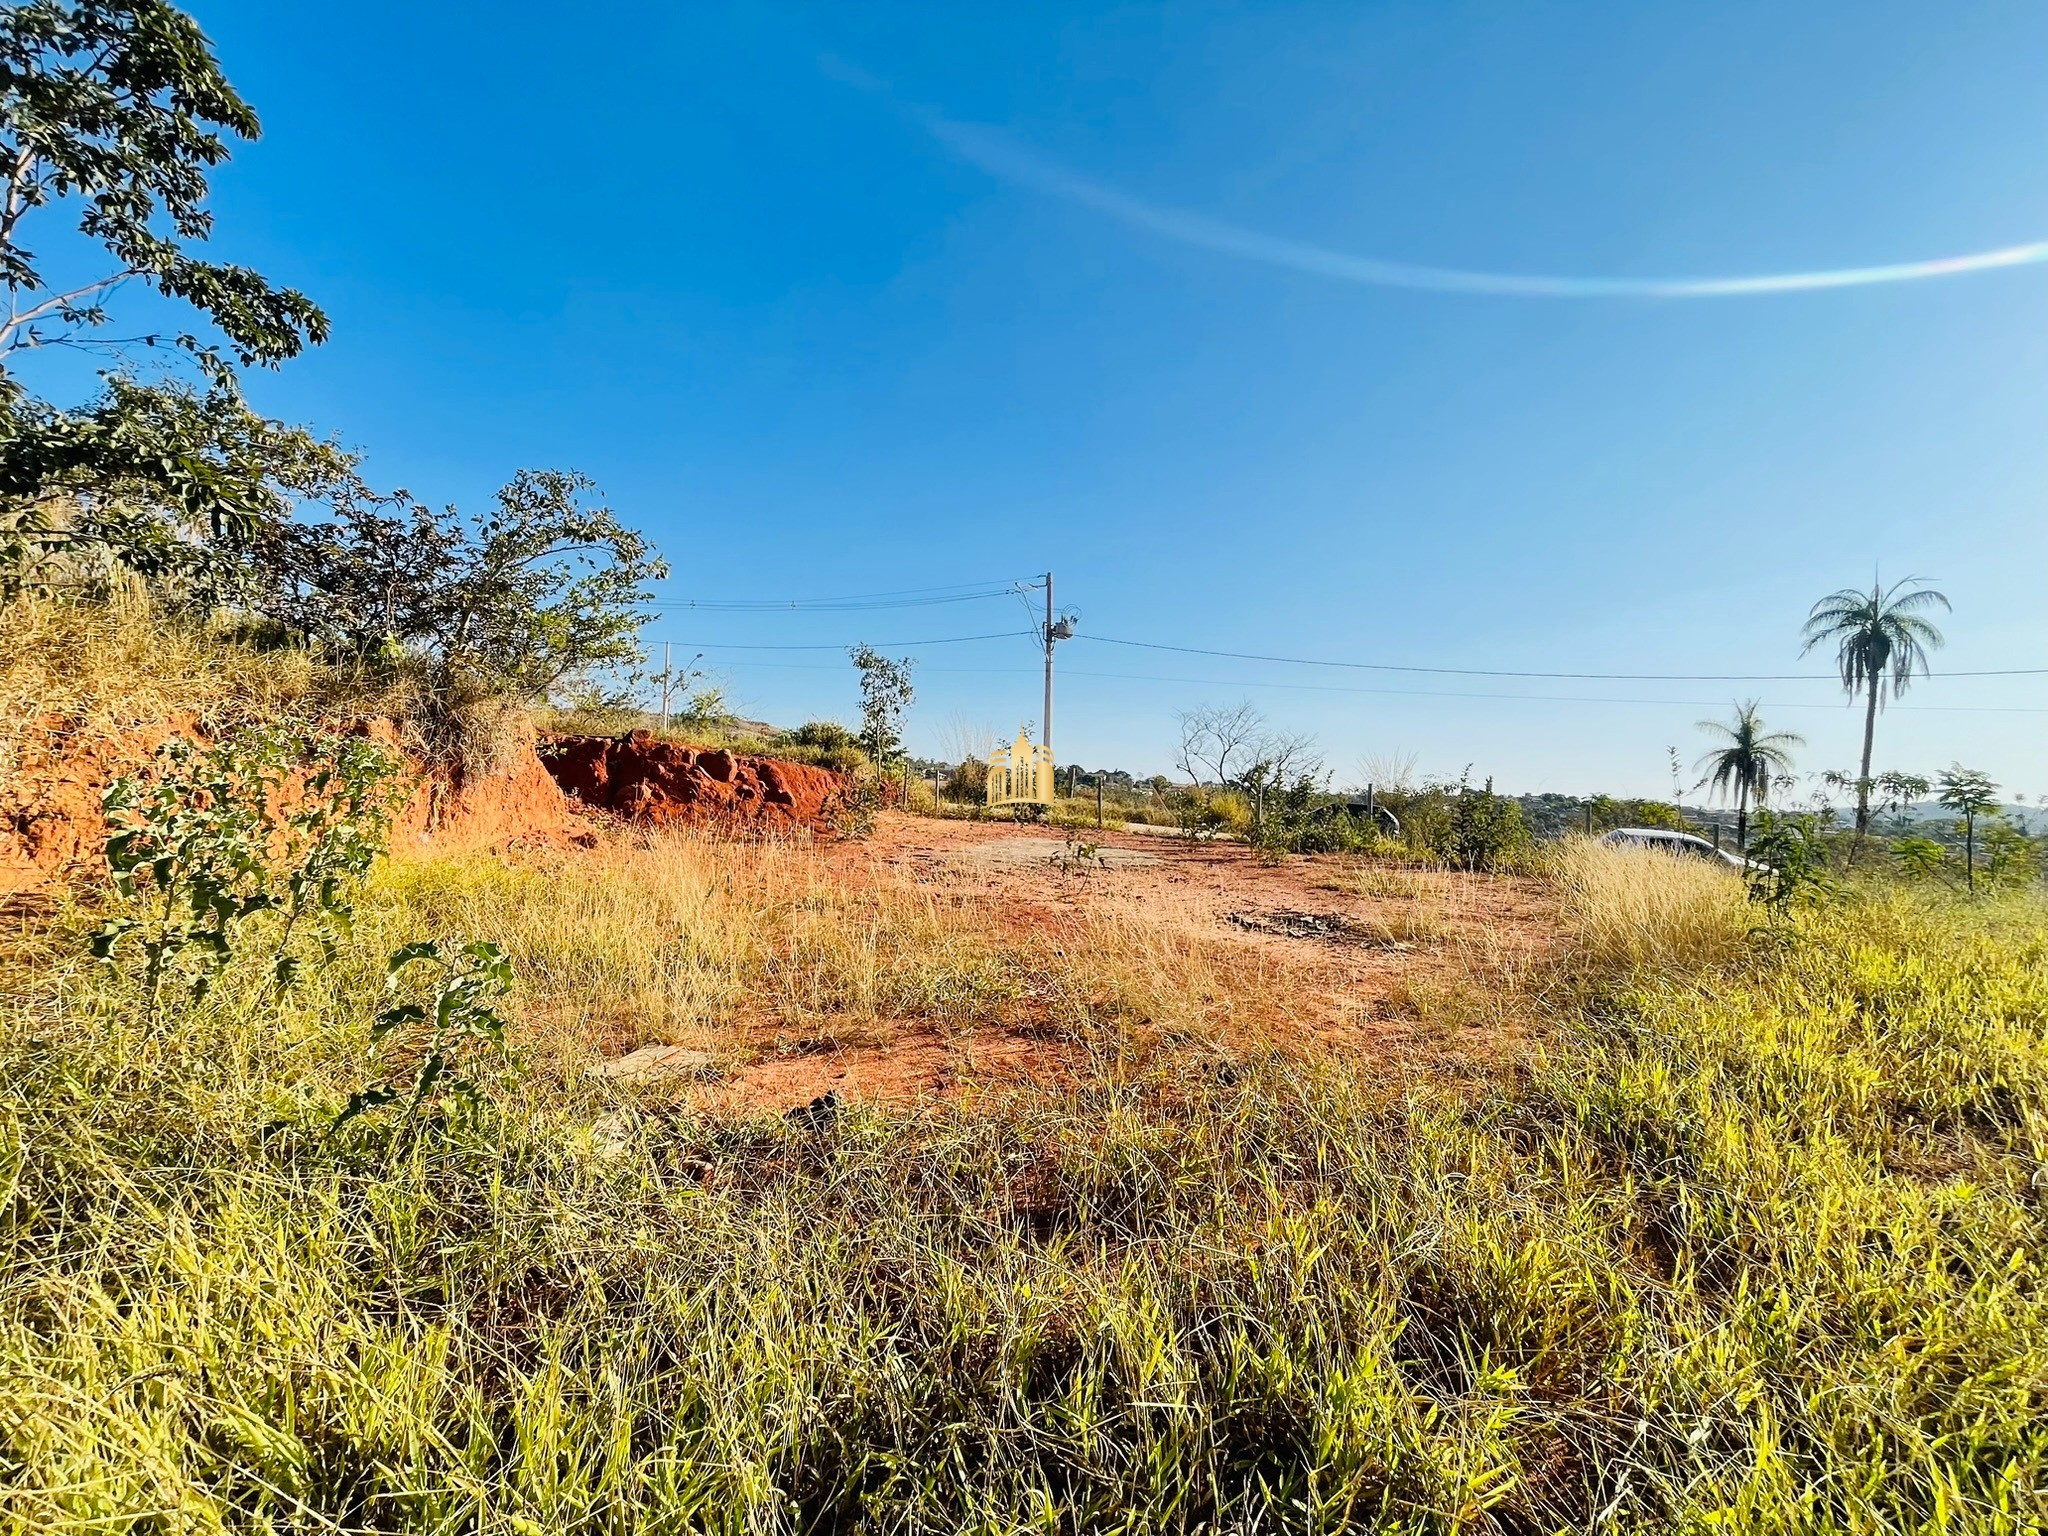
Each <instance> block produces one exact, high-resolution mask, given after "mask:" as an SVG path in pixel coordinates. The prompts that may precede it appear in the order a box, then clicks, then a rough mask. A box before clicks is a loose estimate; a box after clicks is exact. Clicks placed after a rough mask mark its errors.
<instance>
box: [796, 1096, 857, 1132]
mask: <svg viewBox="0 0 2048 1536" xmlns="http://www.w3.org/2000/svg"><path fill="white" fill-rule="evenodd" d="M845 1113H846V1100H844V1099H842V1098H841V1097H840V1096H839V1090H838V1089H837V1088H833V1089H830V1090H828V1091H826V1092H824V1093H821V1094H819V1095H818V1096H817V1097H816V1098H815V1099H813V1100H811V1102H810V1103H808V1104H799V1105H797V1107H796V1108H795V1109H792V1110H791V1111H790V1112H789V1113H788V1114H786V1115H784V1116H783V1117H782V1118H783V1119H785V1120H787V1121H788V1122H789V1123H790V1124H791V1125H795V1126H801V1127H802V1128H803V1129H804V1130H807V1131H822V1130H826V1129H829V1128H830V1127H831V1126H834V1125H836V1124H838V1123H839V1117H840V1116H841V1115H843V1114H845Z"/></svg>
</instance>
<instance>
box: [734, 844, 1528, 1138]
mask: <svg viewBox="0 0 2048 1536" xmlns="http://www.w3.org/2000/svg"><path fill="white" fill-rule="evenodd" d="M821 858H822V861H823V863H824V865H825V867H826V868H827V869H829V871H830V872H831V874H832V876H833V877H834V878H835V879H837V880H840V881H843V882H846V883H847V884H848V885H849V886H851V887H853V888H856V889H858V888H873V889H876V890H878V891H887V890H889V889H892V888H894V889H899V890H900V889H901V888H902V886H903V885H904V884H906V883H907V884H908V885H909V886H910V887H912V888H914V889H915V890H916V891H918V892H919V893H921V894H922V895H923V896H925V897H926V898H928V899H930V900H932V901H933V902H935V903H938V904H940V905H942V906H944V907H946V908H949V909H954V910H957V911H960V912H963V913H966V914H969V915H970V918H971V921H973V922H974V923H975V924H977V925H978V926H980V927H981V928H983V929H984V930H985V931H988V932H991V933H994V934H997V935H999V936H1000V940H1001V942H1002V944H1003V946H1004V947H1005V948H1006V949H1008V950H1011V951H1015V952H1018V953H1021V954H1025V955H1030V956H1036V957H1039V958H1041V959H1043V960H1044V961H1046V962H1047V963H1048V966H1049V969H1050V972H1051V974H1052V975H1053V977H1054V979H1051V980H1048V981H1047V982H1046V983H1045V985H1044V987H1043V988H1041V987H1040V986H1038V985H1036V984H1034V985H1033V986H1032V987H1030V988H1027V990H1026V995H1025V996H1024V997H1022V998H1020V999H1019V1000H1018V1001H1017V1002H1016V1004H1015V1006H1014V1007H1012V1008H1010V1009H1006V1010H1004V1011H1003V1017H1002V1018H1001V1019H1000V1020H996V1019H983V1020H981V1021H979V1022H977V1024H976V1025H975V1027H973V1028H968V1029H963V1028H959V1027H947V1026H941V1025H939V1024H937V1023H933V1024H925V1023H922V1022H920V1021H918V1020H916V1019H902V1020H897V1021H887V1022H885V1023H883V1024H881V1025H877V1024H875V1023H873V1022H870V1023H868V1024H866V1025H865V1026H864V1027H863V1028H861V1029H860V1030H858V1031H856V1032H854V1033H853V1034H852V1035H851V1036H849V1037H843V1038H842V1037H840V1036H839V1035H837V1034H828V1035H825V1036H822V1037H817V1038H810V1039H791V1038H790V1037H789V1034H788V1032H787V1031H786V1030H782V1029H778V1028H777V1027H776V1025H775V1024H774V1023H773V1022H772V1021H762V1022H761V1023H760V1024H758V1025H757V1026H755V1027H753V1028H751V1029H749V1030H748V1034H749V1035H750V1036H751V1037H752V1038H751V1041H750V1047H751V1048H750V1050H749V1051H748V1053H747V1054H748V1055H749V1056H751V1058H752V1059H751V1060H750V1061H749V1062H748V1064H747V1065H745V1066H743V1067H741V1068H739V1069H738V1070H737V1071H735V1072H733V1073H731V1074H730V1075H729V1076H728V1077H727V1079H726V1081H725V1082H723V1083H722V1084H720V1085H717V1086H716V1087H715V1088H708V1089H705V1090H702V1091H701V1092H700V1093H697V1094H693V1097H698V1098H700V1099H708V1100H709V1101H712V1102H715V1103H716V1104H718V1105H720V1106H723V1107H727V1108H732V1109H767V1108H786V1107H790V1106H794V1105H798V1104H802V1103H804V1102H806V1101H807V1100H809V1099H811V1098H813V1097H815V1096H817V1095H820V1094H824V1093H827V1092H829V1091H837V1092H838V1093H839V1094H841V1095H842V1097H844V1098H846V1099H848V1100H855V1101H858V1100H867V1101H878V1102H884V1103H892V1104H907V1103H911V1102H915V1101H919V1100H927V1099H932V1098H944V1097H957V1096H959V1095H961V1094H971V1093H973V1092H977V1091H981V1090H984V1089H989V1088H995V1089H1006V1088H1014V1087H1016V1086H1018V1085H1020V1084H1022V1085H1032V1086H1039V1087H1045V1088H1058V1087H1061V1086H1069V1085H1072V1084H1073V1083H1075V1082H1076V1081H1078V1080H1080V1079H1081V1078H1083V1077H1087V1076H1093V1075H1095V1074H1096V1073H1098V1072H1099V1071H1100V1069H1101V1065H1102V1063H1101V1061H1100V1051H1099V1047H1097V1048H1095V1051H1094V1054H1092V1055H1091V1050H1090V1048H1089V1047H1088V1046H1087V1045H1086V1044H1085V1043H1084V1042H1080V1041H1077V1040H1076V1039H1074V1038H1072V1037H1071V1036H1070V1035H1067V1034H1065V1033H1063V1032H1062V1030H1061V1029H1060V1028H1059V1027H1058V1023H1057V1018H1056V1017H1055V1016H1056V1014H1057V1012H1058V1009H1057V1008H1056V1007H1055V1006H1053V1004H1052V1001H1051V1000H1050V999H1049V997H1048V996H1047V995H1041V994H1042V993H1043V994H1049V993H1052V992H1057V991H1058V990H1059V989H1060V987H1061V986H1062V985H1069V984H1073V982H1072V978H1074V977H1077V976H1078V977H1080V978H1082V980H1081V981H1080V982H1079V983H1078V984H1079V985H1082V986H1086V985H1087V981H1086V978H1087V977H1088V976H1089V975H1090V974H1091V971H1099V970H1100V969H1101V967H1100V966H1098V965H1096V964H1095V961H1096V958H1097V957H1095V956H1093V955H1091V954H1090V953H1088V946H1091V945H1095V946H1114V947H1116V948H1117V949H1118V950H1119V955H1118V957H1116V958H1114V959H1111V960H1108V961H1107V962H1106V963H1108V964H1115V965H1124V966H1126V967H1128V965H1129V964H1130V963H1131V962H1130V961H1129V959H1128V957H1127V956H1125V955H1124V953H1123V951H1125V950H1126V949H1128V951H1129V952H1130V953H1133V954H1137V955H1139V956H1141V960H1140V961H1139V963H1141V964H1143V963H1148V962H1149V963H1152V964H1154V965H1158V964H1161V963H1163V964H1164V965H1166V966H1168V967H1172V966H1173V965H1174V964H1175V963H1176V958H1177V957H1179V958H1181V959H1183V960H1184V963H1185V966H1186V974H1185V975H1183V976H1173V975H1168V976H1165V977H1164V978H1162V986H1163V987H1165V988H1167V989H1171V988H1172V987H1173V986H1175V985H1182V986H1185V987H1186V988H1187V989H1188V991H1189V993H1190V995H1191V996H1194V997H1195V998H1196V999H1197V1000H1198V1001H1199V1000H1201V999H1205V998H1206V999H1212V1000H1213V1006H1211V1007H1209V1008H1208V1009H1207V1010H1206V1011H1205V1012H1204V1013H1203V1014H1202V1020H1203V1022H1202V1023H1201V1024H1200V1025H1199V1026H1195V1027H1180V1028H1174V1027H1170V1026H1168V1025H1166V1024H1165V1023H1163V1022H1162V1026H1161V1029H1160V1031H1159V1034H1160V1036H1161V1037H1163V1039H1164V1041H1165V1043H1166V1044H1167V1045H1168V1046H1169V1047H1174V1048H1180V1049H1181V1051H1182V1054H1183V1055H1186V1056H1187V1057H1188V1059H1189V1061H1190V1062H1191V1063H1192V1064H1193V1066H1194V1067H1195V1069H1201V1067H1202V1063H1203V1062H1205V1061H1206V1062H1207V1063H1208V1064H1209V1065H1211V1066H1214V1065H1215V1064H1217V1063H1219V1062H1221V1063H1227V1062H1229V1061H1231V1060H1234V1059H1243V1058H1246V1057H1249V1056H1253V1055H1265V1054H1270V1053H1272V1052H1276V1051H1277V1052H1280V1053H1284V1054H1290V1055H1301V1056H1311V1055H1316V1054H1321V1053H1334V1054H1337V1055H1340V1056H1343V1057H1346V1058H1349V1059H1350V1060H1352V1061H1354V1062H1363V1063H1366V1064H1371V1063H1375V1062H1377V1063H1383V1064H1384V1065H1385V1067H1386V1069H1387V1071H1388V1073H1389V1074H1390V1076H1391V1075H1398V1074H1399V1073H1401V1072H1403V1071H1407V1070H1412V1069H1413V1068H1415V1067H1417V1066H1420V1065H1424V1064H1427V1065H1429V1066H1431V1067H1433V1068H1436V1069H1439V1070H1440V1069H1443V1068H1445V1067H1448V1068H1450V1069H1451V1070H1454V1071H1456V1070H1464V1071H1481V1070H1489V1069H1491V1068H1493V1067H1495V1066H1497V1065H1498V1064H1499V1063H1501V1062H1502V1061H1504V1060H1506V1059H1509V1058H1511V1057H1512V1056H1514V1055H1515V1054H1516V1053H1517V1052H1518V1050H1519V1049H1520V1048H1521V1047H1522V1046H1523V1045H1524V1044H1525V1042H1526V1040H1527V1038H1528V1036H1529V1032H1530V1030H1531V1028H1532V1027H1533V1026H1532V1025H1531V1023H1530V1020H1529V1017H1528V1009H1527V1007H1526V1004H1525V1001H1524V1000H1523V997H1522V993H1521V983H1522V982H1523V981H1524V980H1525V979H1526V978H1527V977H1528V976H1529V974H1530V973H1531V971H1532V970H1533V969H1534V968H1536V967H1537V966H1539V965H1540V963H1541V962H1542V961H1543V960H1544V958H1545V957H1547V956H1548V955H1549V954H1551V953H1552V952H1553V951H1554V950H1555V948H1556V946H1557V944H1558V942H1559V938H1560V935H1559V928H1558V921H1557V916H1556V912H1555V904H1554V901H1553V899H1552V898H1551V896H1550V894H1549V891H1548V889H1547V887H1546V886H1545V885H1544V884H1542V883H1541V882H1539V881H1535V880H1530V879H1526V878H1520V877H1512V876H1492V875H1470V874H1463V873H1457V872H1444V871H1434V870H1416V869H1408V868H1403V867H1399V866H1395V865H1391V864H1384V863H1377V862H1372V861H1367V860H1363V859H1359V858H1356V857H1351V856H1344V855H1314V856H1306V857H1294V858H1289V859H1287V860H1285V861H1284V862H1279V863H1268V862H1265V861H1263V860H1261V859H1260V858H1259V857H1258V856H1257V855H1256V854H1254V853H1253V852H1252V851H1251V850H1250V849H1248V848H1246V847H1244V846H1242V845H1239V844H1234V843H1220V842H1204V843H1189V842H1186V841H1184V840H1182V839H1178V838H1162V837H1158V836H1143V835H1137V834H1127V833H1101V834H1098V833H1093V832H1090V833H1081V834H1067V833H1063V832H1060V831H1057V830H1053V829H1048V828H1043V827H1032V826H1026V825H1018V824H1015V823H994V822H980V823H977V822H964V821H959V822H954V821H935V820H931V819H928V818H924V817H915V816H903V815H896V814H885V815H883V816H882V817H881V818H880V819H879V823H878V825H877V827H876V830H875V832H874V835H873V836H872V837H871V838H869V839H866V840H864V841H854V842H844V843H836V844H830V845H825V846H824V847H823V848H822V850H821ZM1061 977H1064V978H1065V979H1064V980H1062V979H1060V978H1061ZM1141 1022H1146V1021H1141Z"/></svg>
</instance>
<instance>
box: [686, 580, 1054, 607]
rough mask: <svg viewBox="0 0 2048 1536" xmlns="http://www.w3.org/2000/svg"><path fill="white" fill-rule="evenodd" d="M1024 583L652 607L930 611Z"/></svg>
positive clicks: (997, 594) (691, 599) (1005, 593)
mask: <svg viewBox="0 0 2048 1536" xmlns="http://www.w3.org/2000/svg"><path fill="white" fill-rule="evenodd" d="M1023 585H1024V583H1023V582H1021V581H1010V582H993V581H983V582H965V581H963V582H955V583H953V584H952V585H950V586H944V587H905V588H900V589H898V590H896V591H892V592H866V593H857V594H854V595H851V596H846V597H791V598H770V597H731V598H723V597H712V598H702V597H688V598H656V599H654V600H653V601H652V602H650V603H649V605H648V606H649V607H653V608H662V609H669V610H674V611H693V610H694V611H703V612H710V613H791V612H796V613H852V612H863V611H867V610H870V609H876V608H927V607H932V606H934V605H937V604H941V603H978V602H985V601H987V600H988V599H990V598H996V597H1008V596H1010V595H1011V594H1012V593H1014V592H1017V591H1019V590H1021V589H1022V587H1023Z"/></svg>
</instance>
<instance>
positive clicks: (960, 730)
mask: <svg viewBox="0 0 2048 1536" xmlns="http://www.w3.org/2000/svg"><path fill="white" fill-rule="evenodd" d="M996 746H997V736H996V728H995V727H994V726H992V725H990V724H989V723H988V722H987V721H985V720H976V719H974V718H973V717H972V716H970V715H965V714H962V713H960V712H959V711H957V710H956V711H954V712H953V713H952V714H950V715H948V716H947V717H946V720H945V723H944V724H943V725H941V726H940V727H939V756H940V757H941V758H942V759H944V760H945V761H946V762H949V763H964V762H966V761H967V760H968V759H969V758H973V759H975V760H976V761H977V762H984V763H985V762H987V761H988V756H989V754H990V753H991V752H993V751H995V749H996Z"/></svg>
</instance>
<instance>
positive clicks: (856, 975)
mask: <svg viewBox="0 0 2048 1536" xmlns="http://www.w3.org/2000/svg"><path fill="white" fill-rule="evenodd" d="M1002 917H1003V909H1002V907H1001V906H1000V904H995V903H991V902H988V901H986V900H981V899H977V898H973V897H967V896H962V895H960V894H958V893H949V892H946V891H944V890H942V889H938V888H934V887H932V886H930V885H924V884H920V883H918V882H917V881H916V880H915V879H914V878H912V877H911V876H910V875H908V874H905V873H901V872H897V871H893V870H890V869H887V868H881V867H878V868H874V869H869V870H865V871H863V872H860V873H858V874H854V873H850V872H849V869H848V867H847V865H846V862H845V861H842V863H841V864H840V865H839V866H838V867H834V865H833V864H832V861H831V856H830V855H829V854H828V853H827V852H825V851H823V850H820V849H817V848H814V847H812V846H809V845H807V844H803V843H780V842H773V841H769V842H732V841H726V840H722V839H718V838H714V837H710V836H705V835H700V834H696V833H691V832H687V831H679V832H670V833H663V834H659V835H656V836H653V837H651V838H646V839H642V840H638V841H635V842H632V843H627V842H616V843H611V844H608V845H606V846H604V847H602V848H600V849H598V850H596V851H594V852H588V853H578V854H573V855H563V856H559V857H542V858H538V859H529V860H528V861H526V862H523V863H520V864H517V865H508V864H504V863H499V862H495V861H487V860H479V859H474V858H416V859H401V860H394V861H392V862H391V863H389V864H387V865H386V866H384V867H383V868H382V869H381V870H380V871H379V872H378V874H377V876H376V879H375V881H374V884H373V888H372V891H371V893H370V898H369V901H368V902H367V904H366V911H365V912H364V914H363V918H362V922H363V924H364V926H365V939H366V941H367V942H370V943H372V944H376V943H382V942H385V941H386V940H387V939H388V940H389V941H390V942H392V943H396V942H398V940H399V938H400V937H401V936H402V935H401V929H409V930H417V929H419V928H422V927H424V928H428V929H431V930H433V931H436V932H442V933H450V934H458V935H477V936H488V937H490V938H492V939H493V940H495V941H497V942H499V943H501V944H503V945H504V946H505V948H506V950H507V952H508V953H509V954H510V955H511V956H512V957H513V961H514V964H515V966H516V967H517V970H518V973H519V976H520V993H521V998H520V1002H521V1011H522V1014H523V1016H524V1019H525V1024H524V1026H523V1028H522V1032H521V1033H522V1039H521V1042H520V1043H521V1048H522V1049H523V1050H525V1051H527V1052H529V1053H530V1054H532V1055H533V1057H534V1058H535V1060H536V1063H537V1064H540V1063H552V1064H553V1065H554V1067H555V1069H556V1070H557V1071H559V1072H563V1073H569V1074H574V1073H576V1072H579V1071H581V1070H582V1069H583V1068H585V1067H587V1066H589V1065H590V1064H592V1062H593V1061H594V1060H595V1058H596V1056H597V1055H598V1054H599V1053H604V1054H615V1053H617V1052H619V1051H623V1050H627V1049H630V1048H632V1047H634V1046H638V1045H642V1044H649V1043H674V1044H680V1045H687V1046H691V1047H694V1048H697V1049H701V1050H706V1051H709V1052H711V1053H712V1054H713V1055H714V1056H716V1057H718V1058H720V1059H721V1060H722V1061H725V1062H727V1063H729V1064H732V1065H740V1064H744V1063H745V1062H746V1061H747V1060H749V1059H752V1058H753V1057H756V1056H758V1055H759V1054H760V1053H761V1052H763V1051H764V1050H765V1051H771V1052H772V1051H773V1050H774V1048H775V1043H776V1042H777V1041H778V1040H779V1041H783V1042H793V1041H799V1040H820V1039H822V1040H830V1041H832V1042H835V1043H837V1044H839V1045H850V1044H872V1045H885V1044H887V1043H888V1042H890V1041H891V1040H892V1039H896V1038H900V1037H902V1036H903V1035H905V1034H907V1033H915V1034H918V1035H920V1036H924V1037H929V1036H931V1035H932V1034H933V1033H934V1032H937V1033H938V1034H940V1035H943V1036H946V1037H960V1036H966V1035H971V1034H973V1033H974V1032H975V1031H979V1030H992V1029H1009V1028H1013V1027H1017V1026H1020V1025H1024V1026H1029V1027H1030V1028H1032V1029H1034V1030H1043V1031H1046V1032H1047V1033H1048V1035H1049V1036H1050V1037H1051V1038H1052V1039H1054V1040H1057V1041H1064V1042H1065V1043H1066V1044H1068V1045H1070V1046H1073V1047H1077V1048H1081V1049H1082V1051H1083V1053H1084V1054H1085V1055H1086V1056H1087V1057H1089V1058H1090V1059H1093V1060H1095V1061H1096V1063H1097V1065H1098V1067H1099V1068H1100V1069H1101V1070H1103V1071H1107V1072H1110V1073H1112V1075H1123V1074H1124V1073H1126V1072H1128V1071H1131V1070H1137V1069H1139V1066H1140V1064H1141V1063H1142V1062H1143V1061H1145V1060H1146V1059H1148V1058H1149V1057H1150V1056H1151V1055H1152V1053H1153V1051H1154V1049H1155V1047H1158V1046H1159V1045H1161V1044H1162V1043H1164V1044H1166V1045H1168V1046H1174V1045H1187V1044H1197V1045H1221V1044H1223V1043H1224V1042H1226V1041H1231V1040H1245V1039H1249V1038H1252V1037H1254V1036H1256V1035H1257V1034H1258V1033H1259V1031H1260V1030H1261V1029H1262V1028H1263V1027H1264V1026H1266V1025H1268V1024H1270V1023H1273V1022H1276V1021H1280V1020H1283V1019H1284V1018H1285V1017H1286V1014H1287V1011H1288V1007H1289V1000H1288V994H1287V977H1286V975H1285V973H1284V969H1283V968H1282V967H1279V966H1278V965H1276V964H1275V963H1274V962H1273V961H1272V960H1271V959H1270V958H1268V957H1266V956H1263V955H1259V954H1250V955H1248V954H1247V953H1246V952H1245V950H1244V948H1243V947H1242V946H1240V945H1233V944H1232V943H1230V942H1229V941H1228V940H1227V939H1226V938H1224V937H1222V936H1220V935H1219V936H1211V935H1205V934H1204V933H1202V932H1200V931H1199V930H1198V929H1197V928H1195V927H1194V926H1192V925H1190V924H1189V923H1187V922H1186V921H1184V920H1183V919H1182V917H1181V916H1180V915H1178V914H1176V913H1173V912H1170V911H1169V912H1159V911H1152V912H1146V911H1139V910H1103V911H1089V912H1076V913H1075V914H1073V915H1072V917H1071V920H1069V921H1067V922H1064V923H1062V924H1061V925H1060V926H1059V927H1058V929H1057V931H1051V930H1048V931H1025V932H1018V931H1013V930H1012V929H1010V928H1009V927H1008V926H1006V925H1005V923H1004V922H1003V921H1002ZM386 930H388V931H386ZM1048 1048H1050V1047H1048Z"/></svg>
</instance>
